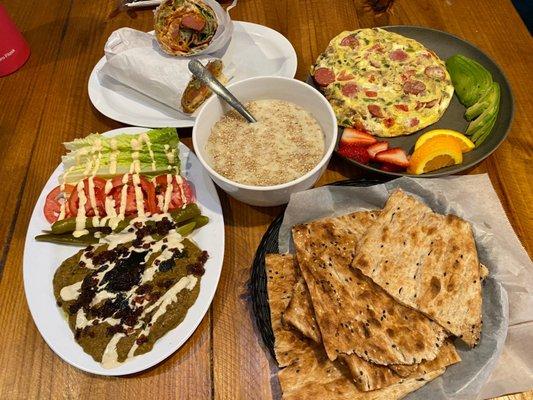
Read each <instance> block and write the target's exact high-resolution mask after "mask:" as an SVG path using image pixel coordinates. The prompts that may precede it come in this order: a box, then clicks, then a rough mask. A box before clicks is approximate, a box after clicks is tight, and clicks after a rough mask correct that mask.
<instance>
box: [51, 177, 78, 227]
mask: <svg viewBox="0 0 533 400" xmlns="http://www.w3.org/2000/svg"><path fill="white" fill-rule="evenodd" d="M73 190H74V186H73V185H65V187H64V189H63V190H61V186H56V187H55V188H54V189H52V191H51V192H50V193H48V196H46V201H45V203H44V216H45V218H46V220H47V221H48V222H49V223H51V224H53V223H54V222H56V221H57V219H58V218H59V214H61V205H62V204H65V218H68V217H71V216H72V214H71V212H70V208H69V205H68V199H69V197H70V195H71V193H72V191H73Z"/></svg>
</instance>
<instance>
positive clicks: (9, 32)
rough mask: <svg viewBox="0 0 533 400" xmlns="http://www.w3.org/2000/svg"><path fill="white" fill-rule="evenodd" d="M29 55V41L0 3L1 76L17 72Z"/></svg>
mask: <svg viewBox="0 0 533 400" xmlns="http://www.w3.org/2000/svg"><path fill="white" fill-rule="evenodd" d="M29 56H30V47H29V46H28V43H27V42H26V40H25V39H24V37H23V36H22V34H21V33H20V32H19V30H18V28H17V26H16V25H15V23H14V22H13V20H12V19H11V18H10V17H9V14H8V13H7V11H6V9H5V8H4V6H2V4H0V76H5V75H9V74H10V73H12V72H15V71H16V70H17V69H19V68H20V67H22V66H23V65H24V63H25V62H26V60H27V59H28V57H29Z"/></svg>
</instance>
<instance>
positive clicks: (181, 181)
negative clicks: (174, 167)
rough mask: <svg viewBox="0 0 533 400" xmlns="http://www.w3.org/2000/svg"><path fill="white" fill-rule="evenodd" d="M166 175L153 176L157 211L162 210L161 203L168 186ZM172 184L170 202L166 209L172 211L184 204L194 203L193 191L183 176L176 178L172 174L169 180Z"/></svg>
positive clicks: (163, 200)
mask: <svg viewBox="0 0 533 400" xmlns="http://www.w3.org/2000/svg"><path fill="white" fill-rule="evenodd" d="M168 181H169V178H168V175H159V176H158V177H157V178H155V195H156V199H157V205H158V209H159V212H163V204H164V203H165V194H166V192H167V187H168ZM170 184H171V185H172V192H171V195H170V203H169V205H168V210H167V211H172V210H175V209H177V208H181V207H183V206H184V205H186V204H189V203H194V191H193V189H192V187H191V184H190V183H189V182H187V180H186V179H185V178H182V177H179V178H177V177H176V176H175V175H172V179H171V180H170Z"/></svg>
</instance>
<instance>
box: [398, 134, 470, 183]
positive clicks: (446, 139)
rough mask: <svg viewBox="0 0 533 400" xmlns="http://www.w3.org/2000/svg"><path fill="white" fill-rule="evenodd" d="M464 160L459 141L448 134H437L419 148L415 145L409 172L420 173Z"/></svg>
mask: <svg viewBox="0 0 533 400" xmlns="http://www.w3.org/2000/svg"><path fill="white" fill-rule="evenodd" d="M462 162H463V153H462V151H461V146H460V145H459V141H458V140H457V139H456V138H453V137H450V136H447V135H437V136H435V137H433V138H431V139H428V140H426V141H425V143H424V144H422V145H420V146H419V147H418V148H416V147H415V151H414V152H413V154H412V155H411V161H410V162H409V168H407V172H409V173H411V174H415V175H420V174H423V173H425V172H430V171H435V170H437V169H441V168H444V167H448V166H450V165H455V164H461V163H462Z"/></svg>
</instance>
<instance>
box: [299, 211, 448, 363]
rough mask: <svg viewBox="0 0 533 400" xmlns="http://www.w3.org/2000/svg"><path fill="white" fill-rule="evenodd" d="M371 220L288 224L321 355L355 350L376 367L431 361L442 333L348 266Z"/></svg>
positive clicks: (359, 216) (366, 215)
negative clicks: (321, 348)
mask: <svg viewBox="0 0 533 400" xmlns="http://www.w3.org/2000/svg"><path fill="white" fill-rule="evenodd" d="M375 218H376V217H375V215H374V213H372V212H356V213H352V214H349V215H345V216H342V217H336V218H326V219H322V220H319V221H315V222H312V223H309V224H306V225H297V226H295V227H294V228H293V239H294V244H295V248H296V254H297V259H298V264H299V266H300V269H301V271H302V274H303V277H304V279H305V281H306V283H307V287H308V288H309V293H310V295H311V299H312V302H313V308H314V311H315V315H316V319H317V322H318V325H319V327H320V332H321V334H322V340H323V343H324V347H325V350H326V353H327V354H328V357H329V358H330V359H331V360H335V359H336V358H337V357H338V356H339V355H341V354H346V355H349V354H356V355H358V356H359V357H361V358H363V359H365V360H367V361H371V362H373V363H375V364H380V365H387V364H414V363H419V362H421V361H422V360H432V359H434V358H435V357H436V356H437V354H438V348H439V346H440V345H441V344H442V342H443V341H444V339H445V337H446V334H445V331H444V330H443V329H442V327H440V326H439V325H437V324H435V323H434V322H432V321H431V320H430V319H429V318H427V317H426V316H424V315H423V314H421V313H419V312H418V311H416V310H413V309H411V308H408V307H405V306H403V305H401V304H399V303H398V302H396V301H395V300H394V299H393V298H392V297H391V296H389V295H388V294H387V293H386V292H385V291H384V290H382V289H381V288H380V287H379V286H378V285H376V284H375V283H373V282H372V281H371V280H370V279H368V278H367V277H365V276H364V275H363V274H361V273H360V271H359V270H357V269H354V268H350V265H349V264H350V261H351V259H352V255H353V254H354V246H355V243H356V242H357V241H358V240H359V239H360V237H361V236H362V235H363V233H364V232H365V231H366V230H367V229H368V227H369V226H370V225H372V223H373V222H374V220H375ZM347 237H348V238H349V240H348V239H347Z"/></svg>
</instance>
